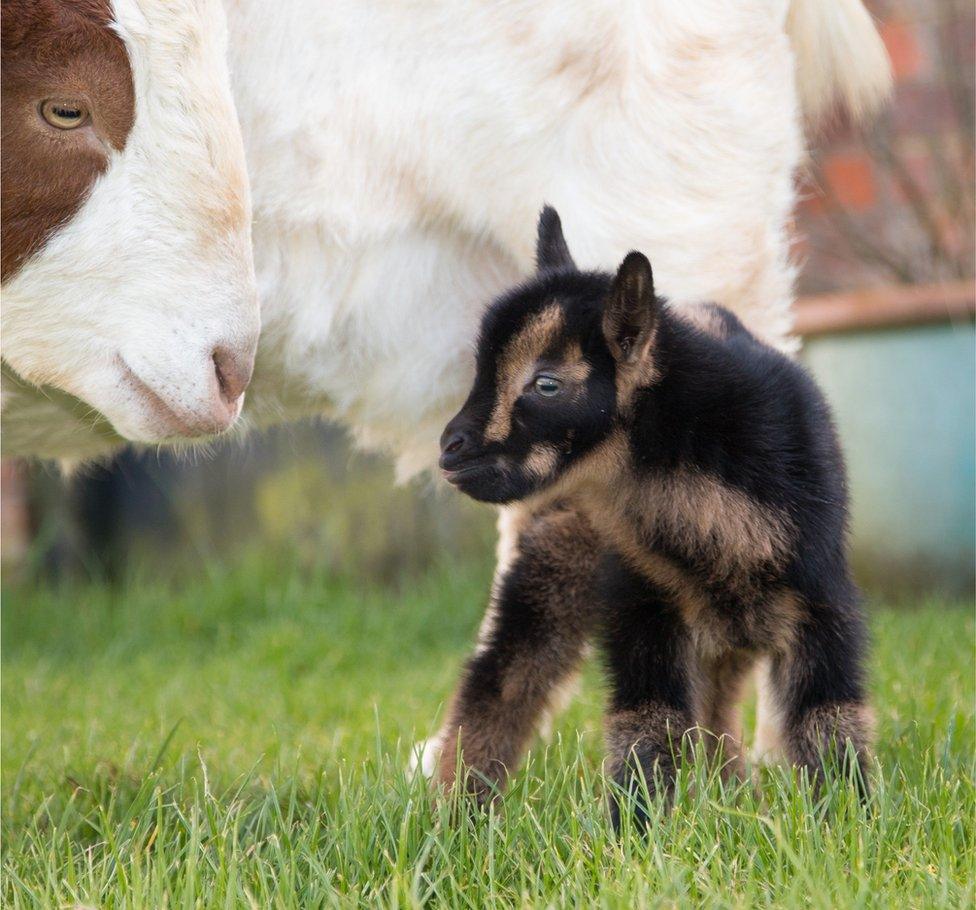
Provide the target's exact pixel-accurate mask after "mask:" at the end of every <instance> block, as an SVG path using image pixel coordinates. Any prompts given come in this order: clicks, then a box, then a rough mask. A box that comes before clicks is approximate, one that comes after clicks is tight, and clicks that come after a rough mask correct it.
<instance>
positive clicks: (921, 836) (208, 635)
mask: <svg viewBox="0 0 976 910" xmlns="http://www.w3.org/2000/svg"><path fill="white" fill-rule="evenodd" d="M488 577H489V568H488V567H487V566H475V567H470V566H469V567H455V568H453V569H443V570H440V571H435V572H432V573H431V574H430V575H429V576H428V577H426V578H424V579H420V580H418V581H415V582H411V583H409V584H407V585H405V587H404V589H403V590H400V591H395V592H394V591H391V590H389V589H386V590H384V589H374V590H367V589H366V588H364V587H363V586H361V585H360V586H357V585H354V584H350V583H342V582H340V581H337V580H335V579H333V578H329V577H326V576H324V575H323V576H319V575H317V574H316V573H315V572H314V571H309V570H307V569H305V570H303V569H300V568H297V567H290V566H287V565H282V564H280V563H276V562H275V561H274V560H272V559H270V558H268V557H265V558H262V559H257V560H254V561H252V562H249V563H247V564H245V565H242V566H239V567H237V568H235V569H226V570H225V569H217V570H214V571H213V573H212V574H211V575H210V576H208V577H203V578H194V579H192V580H189V579H188V580H184V581H183V582H182V583H179V584H177V583H174V584H160V583H158V582H150V581H148V580H147V581H143V582H140V583H136V582H132V583H130V584H128V585H127V586H126V587H124V588H123V589H121V590H117V591H114V592H113V591H110V590H107V589H105V588H103V587H100V586H97V585H70V586H64V587H61V588H37V587H20V588H10V589H8V591H7V592H6V596H5V599H4V604H3V693H2V696H3V703H2V708H3V717H2V721H3V724H2V737H3V751H2V815H3V831H2V833H3V847H2V849H3V866H4V879H3V906H5V907H27V906H50V907H65V906H76V905H83V906H86V907H88V906H90V907H106V908H107V907H147V908H150V907H151V908H162V907H172V908H175V907H207V908H210V907H248V906H251V907H262V908H263V907H303V908H304V907H317V906H333V905H339V906H357V905H364V904H367V905H380V906H416V905H420V904H430V905H439V906H457V907H470V908H481V907H496V906H497V907H510V906H528V905H535V906H554V907H561V906H566V907H578V906H609V907H622V908H624V907H626V908H631V907H642V906H675V907H686V906H699V905H707V906H719V907H744V906H753V905H759V906H790V907H792V906H798V907H823V908H834V907H848V906H851V907H875V906H878V907H889V906H903V907H943V906H944V907H959V906H972V905H973V902H974V890H973V888H974V884H973V883H974V874H973V873H974V870H973V866H974V843H973V835H974V814H976V801H974V767H973V754H974V750H973V746H974V729H976V728H974V722H973V700H974V674H973V635H974V628H973V617H972V609H971V605H968V606H967V605H962V604H949V603H943V602H940V601H934V602H930V603H926V604H920V605H918V606H917V607H916V608H915V609H902V610H897V611H896V610H892V609H883V608H878V607H873V608H872V629H873V635H874V649H873V656H872V687H873V692H874V702H875V705H876V709H877V714H878V720H879V742H878V751H877V766H876V770H875V777H874V796H873V798H872V802H871V805H870V806H869V807H868V809H867V811H865V810H863V809H862V808H861V807H859V806H858V805H857V803H856V801H855V800H853V799H852V798H851V797H850V795H849V794H848V793H847V792H846V790H844V789H843V788H840V789H831V790H829V791H828V792H827V793H826V794H825V795H824V796H823V797H822V798H821V799H817V798H815V797H814V796H813V795H812V794H811V793H810V791H809V790H808V789H806V788H805V787H803V786H798V785H797V783H796V782H795V781H794V779H793V777H792V776H791V774H790V773H789V772H787V771H783V770H773V771H766V772H764V773H763V775H762V777H761V780H760V785H759V787H758V788H754V787H752V786H741V787H738V788H735V789H726V790H723V788H722V785H721V783H719V782H718V781H716V780H715V779H714V775H711V774H709V773H708V772H707V771H705V770H702V771H699V772H697V774H696V773H693V772H688V773H687V774H683V776H682V778H681V780H680V782H679V792H678V796H677V800H676V805H675V808H674V811H673V812H672V813H671V814H670V815H663V814H662V816H661V817H660V818H659V820H658V821H657V823H656V824H655V826H654V828H653V831H652V833H651V835H650V837H649V838H647V839H646V840H642V839H641V838H640V837H638V836H636V835H634V834H633V833H625V835H624V837H623V838H621V839H619V840H618V839H616V838H614V837H613V836H612V834H611V833H610V831H609V828H608V820H607V814H606V810H605V803H604V800H603V797H604V794H605V792H606V782H605V781H604V779H603V778H602V776H601V772H600V759H601V735H600V701H601V698H602V692H601V688H600V685H599V680H598V675H597V673H596V671H595V669H591V671H590V673H589V676H588V679H587V681H586V685H585V688H584V693H583V696H582V697H581V698H580V699H579V701H578V702H577V703H576V704H575V705H574V706H573V707H572V708H571V709H570V711H569V712H568V714H567V715H566V716H565V717H564V718H563V720H562V721H561V722H560V724H559V726H558V728H557V731H556V738H555V740H554V741H553V743H552V744H550V745H549V746H548V747H547V748H545V747H542V746H537V747H536V748H534V750H533V752H532V755H531V758H530V761H529V763H528V765H527V767H526V768H525V769H523V770H522V771H521V772H520V773H519V774H518V775H517V776H516V777H515V779H514V781H513V785H512V788H511V790H510V792H509V793H508V795H507V796H506V798H505V800H504V804H503V807H502V809H501V810H500V811H498V812H492V813H491V814H490V815H478V814H469V813H463V812H462V813H455V814H454V815H453V816H452V814H451V810H450V806H448V805H445V804H443V803H442V802H438V801H437V800H433V799H431V798H430V797H429V795H428V793H427V790H426V788H425V787H424V786H423V785H422V784H421V783H419V782H418V781H415V780H413V781H412V780H410V779H408V778H407V777H406V776H405V775H404V773H403V771H402V770H401V769H402V768H403V767H404V765H405V763H406V760H407V757H408V754H409V751H410V745H411V744H412V743H413V742H414V741H415V740H416V739H418V738H421V737H423V736H426V735H427V734H428V732H430V731H431V729H432V727H433V725H434V721H435V717H436V715H438V714H439V712H440V709H441V707H442V704H443V700H444V699H445V698H446V696H447V695H448V693H449V691H450V688H451V686H452V684H453V681H454V678H455V674H456V672H457V668H458V665H459V662H460V661H461V659H462V658H463V656H464V654H465V651H466V649H467V648H468V647H469V644H470V642H471V640H472V638H473V635H474V630H475V628H476V625H477V621H478V616H479V613H480V610H481V606H482V604H483V602H484V592H485V588H486V585H487V582H488Z"/></svg>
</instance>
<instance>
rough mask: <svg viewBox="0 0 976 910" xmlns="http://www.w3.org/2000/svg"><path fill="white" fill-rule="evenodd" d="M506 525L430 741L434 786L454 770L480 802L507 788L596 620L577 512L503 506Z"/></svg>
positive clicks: (592, 552)
mask: <svg viewBox="0 0 976 910" xmlns="http://www.w3.org/2000/svg"><path fill="white" fill-rule="evenodd" d="M505 527H507V529H508V531H509V542H508V544H509V545H508V546H506V541H505V540H504V535H503V541H502V546H500V548H499V567H498V570H497V572H496V576H495V581H494V584H493V586H492V595H491V601H490V604H489V608H488V613H487V615H486V616H485V619H484V622H483V623H482V627H481V632H480V634H479V640H478V645H477V647H476V649H475V652H474V654H473V655H472V656H471V658H470V659H469V660H468V663H467V665H466V667H465V670H464V673H463V676H462V680H461V684H460V686H459V688H458V690H457V692H456V694H455V696H454V699H453V701H452V702H451V706H450V709H449V711H448V714H447V719H446V721H445V723H444V725H443V727H442V729H441V732H440V734H439V735H438V737H437V738H436V749H437V752H438V753H439V759H438V765H437V769H436V777H437V779H438V780H439V781H440V783H441V784H443V785H444V786H445V787H452V786H454V784H455V777H456V773H457V769H458V767H459V765H460V767H461V768H462V769H463V772H462V773H463V774H464V778H465V787H466V788H467V789H468V790H469V791H471V792H472V793H474V794H475V795H476V796H477V798H478V800H479V801H480V802H486V801H487V800H489V799H490V798H491V797H492V796H494V795H496V794H497V793H499V792H500V790H501V789H502V788H503V787H504V784H505V781H506V778H507V776H508V774H510V773H511V772H512V771H513V770H514V769H515V768H516V767H517V766H518V764H519V762H520V761H521V758H522V755H523V753H524V751H525V748H526V747H527V745H528V742H529V740H530V738H531V736H532V733H533V731H534V730H535V729H536V727H537V725H538V723H539V720H540V718H541V717H542V716H543V715H544V714H545V713H546V711H547V710H551V709H552V708H554V707H555V705H554V702H557V701H558V700H559V697H560V694H561V692H562V691H563V690H564V689H565V687H566V686H567V684H568V683H571V682H572V680H573V679H574V678H575V675H576V673H577V670H578V667H579V663H580V661H581V658H582V656H583V652H584V650H585V647H586V643H587V639H588V636H589V633H590V629H591V625H592V622H593V620H594V615H595V613H596V609H595V607H594V604H593V602H592V580H593V573H594V569H595V565H596V553H597V549H598V547H597V542H596V539H595V537H594V535H593V532H592V531H591V530H590V528H589V526H588V525H587V524H586V523H585V521H584V520H583V519H582V518H581V516H580V515H579V514H578V513H576V512H574V511H572V510H571V509H567V508H562V507H559V508H553V509H550V510H548V511H545V512H542V513H539V514H533V513H531V512H528V511H527V510H525V509H524V507H520V506H516V507H510V508H509V509H507V510H506V515H505V517H504V519H503V530H504V528H505ZM513 540H514V545H512V544H511V541H513Z"/></svg>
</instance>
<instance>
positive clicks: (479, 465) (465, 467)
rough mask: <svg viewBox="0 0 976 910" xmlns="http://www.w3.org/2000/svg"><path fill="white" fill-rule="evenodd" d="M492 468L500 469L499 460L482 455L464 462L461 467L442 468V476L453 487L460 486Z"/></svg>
mask: <svg viewBox="0 0 976 910" xmlns="http://www.w3.org/2000/svg"><path fill="white" fill-rule="evenodd" d="M492 468H495V469H497V468H498V463H497V459H495V458H493V457H491V456H489V455H482V456H480V457H477V458H472V459H469V460H468V461H464V462H462V463H461V464H459V465H453V466H451V467H449V468H441V474H443V476H444V479H445V480H446V481H447V482H448V483H449V484H451V485H452V486H460V485H461V484H462V483H464V481H465V480H466V479H470V478H472V477H475V476H477V475H478V474H482V473H484V472H485V471H489V470H491V469H492Z"/></svg>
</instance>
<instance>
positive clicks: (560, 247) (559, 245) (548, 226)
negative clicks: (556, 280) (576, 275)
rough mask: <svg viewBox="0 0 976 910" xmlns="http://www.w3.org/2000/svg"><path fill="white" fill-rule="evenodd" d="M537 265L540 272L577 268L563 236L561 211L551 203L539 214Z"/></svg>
mask: <svg viewBox="0 0 976 910" xmlns="http://www.w3.org/2000/svg"><path fill="white" fill-rule="evenodd" d="M535 265H536V270H537V271H539V272H551V271H555V270H557V269H575V268H576V263H575V262H573V257H572V256H570V255H569V247H568V246H566V238H565V237H563V224H562V222H561V221H560V220H559V213H558V212H557V211H556V210H555V209H554V208H553V207H552V206H551V205H547V206H546V207H545V208H544V209H543V210H542V213H541V214H540V215H539V230H538V237H537V239H536V243H535Z"/></svg>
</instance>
